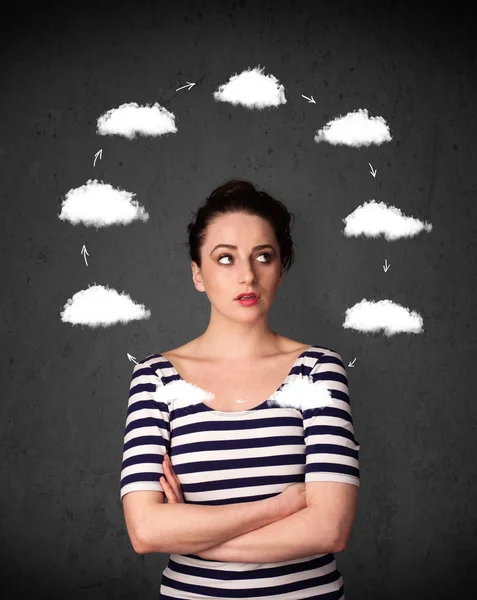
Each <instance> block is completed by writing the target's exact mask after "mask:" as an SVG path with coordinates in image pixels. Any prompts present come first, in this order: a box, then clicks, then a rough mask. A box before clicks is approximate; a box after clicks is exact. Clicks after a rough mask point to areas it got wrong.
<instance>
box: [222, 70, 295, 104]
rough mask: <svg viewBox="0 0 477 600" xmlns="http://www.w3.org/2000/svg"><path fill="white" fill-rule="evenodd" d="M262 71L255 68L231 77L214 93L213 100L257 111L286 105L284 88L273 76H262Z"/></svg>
mask: <svg viewBox="0 0 477 600" xmlns="http://www.w3.org/2000/svg"><path fill="white" fill-rule="evenodd" d="M263 69H264V67H256V68H254V69H248V70H246V71H243V72H242V73H240V75H237V74H235V75H233V76H232V77H230V79H229V81H228V82H227V83H224V84H223V85H221V86H219V89H218V91H216V92H214V98H215V100H217V101H220V102H230V103H231V104H234V105H238V104H240V105H242V106H245V107H247V108H258V109H262V108H265V107H267V106H279V105H280V104H286V102H287V101H286V98H285V88H284V87H283V85H281V84H280V83H279V82H278V79H277V78H276V77H274V76H273V75H264V74H263Z"/></svg>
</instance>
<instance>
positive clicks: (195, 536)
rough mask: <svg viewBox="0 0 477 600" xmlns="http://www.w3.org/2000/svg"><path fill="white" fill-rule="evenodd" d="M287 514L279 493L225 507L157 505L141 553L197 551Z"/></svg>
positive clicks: (146, 526)
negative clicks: (284, 511) (283, 508)
mask: <svg viewBox="0 0 477 600" xmlns="http://www.w3.org/2000/svg"><path fill="white" fill-rule="evenodd" d="M282 517H283V510H282V507H281V504H280V500H279V496H273V497H271V498H266V499H265V500H257V501H255V502H239V503H238V504H226V505H221V506H207V505H198V504H182V503H179V504H157V505H153V506H151V507H150V511H149V513H148V515H147V516H146V518H145V520H144V522H143V530H142V532H140V535H139V550H138V553H139V554H149V553H151V552H159V553H162V554H197V553H198V552H201V551H203V550H207V549H208V548H213V547H216V546H218V545H219V544H222V543H223V542H225V541H226V540H230V538H236V537H237V536H240V535H242V534H244V533H247V532H249V531H253V530H255V529H257V528H261V527H263V526H265V525H269V524H271V523H274V522H275V521H278V520H280V519H281V518H282Z"/></svg>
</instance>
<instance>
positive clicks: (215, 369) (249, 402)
mask: <svg viewBox="0 0 477 600" xmlns="http://www.w3.org/2000/svg"><path fill="white" fill-rule="evenodd" d="M164 356H166V355H164ZM168 356H169V357H167V356H166V358H167V360H169V361H170V362H171V364H173V365H174V368H175V370H176V372H178V373H179V376H180V378H181V379H182V380H184V381H186V382H187V383H191V384H193V385H194V386H196V387H199V388H201V389H202V390H204V391H206V392H209V393H211V394H213V398H211V399H209V400H206V401H205V402H204V404H206V405H207V406H209V407H210V408H212V409H214V410H219V411H223V412H235V411H243V410H250V409H252V408H254V407H256V406H258V405H259V404H261V403H262V402H264V401H265V400H268V399H269V398H270V397H271V396H272V395H273V394H274V393H275V392H276V391H277V389H278V388H279V387H280V386H281V385H282V383H284V381H285V380H286V378H287V376H288V374H289V371H290V368H291V366H290V357H289V356H285V357H279V358H273V359H263V360H261V361H258V362H257V361H255V362H254V363H242V364H241V363H240V362H234V363H222V364H216V363H214V364H211V363H206V362H204V361H196V360H190V359H184V358H183V357H179V356H175V355H168Z"/></svg>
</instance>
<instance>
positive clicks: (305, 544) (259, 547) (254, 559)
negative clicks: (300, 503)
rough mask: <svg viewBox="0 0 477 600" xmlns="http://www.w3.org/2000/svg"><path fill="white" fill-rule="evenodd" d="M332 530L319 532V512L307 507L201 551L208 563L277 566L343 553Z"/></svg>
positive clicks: (201, 555)
mask: <svg viewBox="0 0 477 600" xmlns="http://www.w3.org/2000/svg"><path fill="white" fill-rule="evenodd" d="M341 549H342V548H341V546H340V545H339V544H338V543H337V542H336V541H335V540H334V539H333V538H332V536H331V533H330V531H329V528H326V529H324V528H323V529H322V530H321V531H320V530H318V531H317V525H316V513H315V512H312V511H311V510H310V509H309V507H306V508H304V509H303V510H300V511H298V512H296V513H294V514H292V515H290V516H288V517H286V518H284V519H282V520H280V521H277V522H275V523H271V524H270V525H266V526H265V527H261V528H260V529H256V530H255V531H250V532H248V533H244V534H243V535H240V536H238V537H236V538H233V539H229V540H227V541H225V542H223V543H222V544H219V545H218V546H215V547H213V548H209V549H207V550H204V551H203V552H199V553H198V554H197V555H198V556H200V557H201V558H204V559H206V560H217V561H222V562H241V563H274V562H281V561H286V560H293V559H295V558H305V557H307V556H312V555H314V554H325V553H328V552H340V551H341Z"/></svg>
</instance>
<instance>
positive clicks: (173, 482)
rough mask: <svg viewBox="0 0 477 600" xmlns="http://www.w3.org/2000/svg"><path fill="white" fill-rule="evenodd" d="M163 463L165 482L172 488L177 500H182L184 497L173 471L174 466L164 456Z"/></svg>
mask: <svg viewBox="0 0 477 600" xmlns="http://www.w3.org/2000/svg"><path fill="white" fill-rule="evenodd" d="M163 465H164V475H165V476H166V477H167V483H168V484H169V485H170V486H171V488H172V489H173V490H174V494H175V495H176V498H177V501H178V502H184V498H183V497H182V489H181V483H180V481H179V478H178V477H177V475H176V474H175V473H174V468H173V467H172V464H171V463H170V461H169V460H168V459H167V458H165V459H164V462H163Z"/></svg>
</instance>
